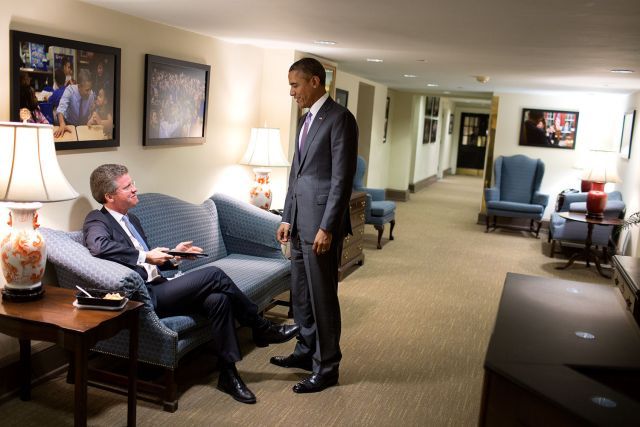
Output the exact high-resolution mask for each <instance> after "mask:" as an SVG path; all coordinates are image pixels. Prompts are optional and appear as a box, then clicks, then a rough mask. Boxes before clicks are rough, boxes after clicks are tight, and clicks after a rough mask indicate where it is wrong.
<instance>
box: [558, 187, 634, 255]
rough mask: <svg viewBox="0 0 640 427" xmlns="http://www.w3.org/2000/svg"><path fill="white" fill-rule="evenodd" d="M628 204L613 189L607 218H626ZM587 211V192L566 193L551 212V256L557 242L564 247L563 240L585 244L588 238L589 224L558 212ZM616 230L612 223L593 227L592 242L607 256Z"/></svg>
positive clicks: (609, 194)
mask: <svg viewBox="0 0 640 427" xmlns="http://www.w3.org/2000/svg"><path fill="white" fill-rule="evenodd" d="M625 210H626V206H625V204H624V201H622V194H621V193H620V192H619V191H612V192H611V193H608V195H607V205H606V206H605V209H604V216H605V218H624V215H625ZM567 211H570V212H581V213H585V214H586V212H587V193H569V194H565V195H564V197H563V199H562V200H561V203H559V205H558V206H557V212H554V213H552V214H551V218H550V221H549V240H548V241H549V242H550V243H551V249H550V251H549V256H550V257H551V258H553V256H554V255H555V254H556V253H557V252H556V243H557V244H558V245H560V247H562V242H569V243H575V244H579V245H584V244H585V240H586V238H587V224H586V223H584V222H578V221H568V220H566V219H564V218H562V217H561V216H560V215H559V214H558V212H567ZM613 232H614V227H613V226H612V225H599V226H597V227H594V228H593V231H592V233H591V242H592V244H593V245H594V246H596V247H601V248H602V253H603V255H604V256H605V258H606V257H607V248H608V246H609V242H610V238H611V235H612V234H613Z"/></svg>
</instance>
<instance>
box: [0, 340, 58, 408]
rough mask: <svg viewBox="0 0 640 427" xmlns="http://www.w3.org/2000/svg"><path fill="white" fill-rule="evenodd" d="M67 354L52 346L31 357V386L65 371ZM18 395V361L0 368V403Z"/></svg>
mask: <svg viewBox="0 0 640 427" xmlns="http://www.w3.org/2000/svg"><path fill="white" fill-rule="evenodd" d="M67 365H68V358H67V352H66V351H65V350H64V349H62V348H61V347H58V346H57V345H53V346H51V347H48V348H46V349H44V350H42V351H39V352H37V353H33V354H32V355H31V385H32V386H34V385H38V384H42V383H44V382H46V381H48V380H49V379H51V378H53V377H55V376H56V375H58V374H59V373H60V371H62V370H63V369H66V367H67ZM19 394H20V360H16V361H14V362H11V363H9V364H7V365H5V366H2V367H0V403H2V402H6V401H7V400H10V399H13V398H14V397H16V396H18V395H19Z"/></svg>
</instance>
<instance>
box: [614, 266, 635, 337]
mask: <svg viewBox="0 0 640 427" xmlns="http://www.w3.org/2000/svg"><path fill="white" fill-rule="evenodd" d="M612 261H613V282H614V283H615V284H616V286H617V287H618V289H620V292H621V293H622V298H624V302H625V303H626V304H627V308H628V309H629V311H630V312H631V313H632V314H633V317H634V318H635V319H636V322H637V323H638V324H639V325H640V302H639V301H638V298H639V297H640V288H639V287H638V286H639V285H640V258H636V257H630V256H622V255H615V256H614V257H613V259H612Z"/></svg>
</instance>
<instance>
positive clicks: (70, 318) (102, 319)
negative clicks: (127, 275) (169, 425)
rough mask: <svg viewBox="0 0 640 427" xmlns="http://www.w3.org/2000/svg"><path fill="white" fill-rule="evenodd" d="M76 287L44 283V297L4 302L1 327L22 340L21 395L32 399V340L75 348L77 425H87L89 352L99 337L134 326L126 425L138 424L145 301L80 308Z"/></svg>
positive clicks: (22, 397) (75, 410) (109, 335)
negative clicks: (117, 307) (140, 324)
mask: <svg viewBox="0 0 640 427" xmlns="http://www.w3.org/2000/svg"><path fill="white" fill-rule="evenodd" d="M73 301H75V291H74V290H71V289H64V288H58V287H54V286H45V294H44V297H43V298H41V299H39V300H36V301H30V302H8V301H2V303H0V332H2V333H4V334H7V335H9V336H12V337H16V338H18V340H19V341H20V367H21V388H20V398H21V399H22V400H30V399H31V366H30V362H31V340H38V341H47V342H53V343H56V344H58V345H59V346H61V347H62V348H64V349H66V350H69V351H72V352H73V353H74V364H73V365H74V371H75V372H74V373H75V401H74V425H75V426H86V425H87V356H88V353H89V349H90V348H91V347H92V346H93V345H94V344H95V343H96V342H98V341H100V340H103V339H106V338H109V337H112V336H113V335H115V334H116V333H118V332H119V331H120V330H122V329H125V328H126V329H129V333H130V340H129V390H128V401H127V425H129V426H135V424H136V369H137V360H138V312H139V311H140V308H141V307H142V303H140V302H137V301H129V302H128V303H127V305H126V306H125V307H124V308H123V309H122V310H121V311H105V310H89V309H78V308H76V307H74V306H73Z"/></svg>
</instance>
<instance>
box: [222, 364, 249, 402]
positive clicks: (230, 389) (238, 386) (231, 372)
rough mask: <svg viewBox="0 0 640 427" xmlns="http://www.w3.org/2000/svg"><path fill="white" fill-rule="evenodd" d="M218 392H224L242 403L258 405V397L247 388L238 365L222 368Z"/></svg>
mask: <svg viewBox="0 0 640 427" xmlns="http://www.w3.org/2000/svg"><path fill="white" fill-rule="evenodd" d="M218 390H220V391H224V392H225V393H227V394H229V395H231V397H233V398H234V399H235V400H237V401H238V402H242V403H256V396H255V395H254V394H253V393H252V392H251V390H249V387H247V386H246V384H245V383H244V381H242V378H240V375H239V374H238V370H237V369H236V365H230V366H225V367H222V368H220V376H219V377H218Z"/></svg>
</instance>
